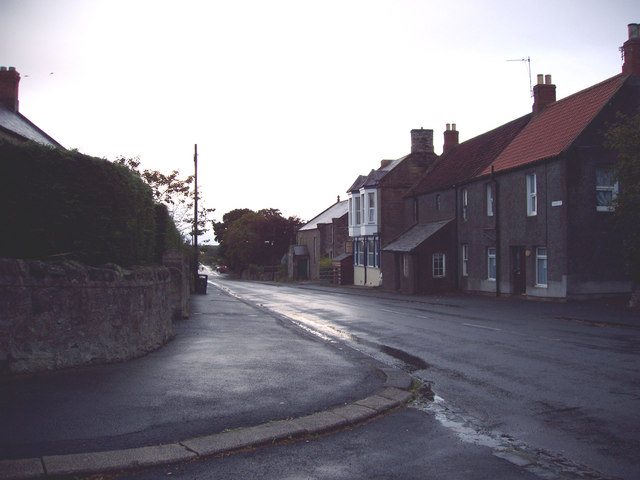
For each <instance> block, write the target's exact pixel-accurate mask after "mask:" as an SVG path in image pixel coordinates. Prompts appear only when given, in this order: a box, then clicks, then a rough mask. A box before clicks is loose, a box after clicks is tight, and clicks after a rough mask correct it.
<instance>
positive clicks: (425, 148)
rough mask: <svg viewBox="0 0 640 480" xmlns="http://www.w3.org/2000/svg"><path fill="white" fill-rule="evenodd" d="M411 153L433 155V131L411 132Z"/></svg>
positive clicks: (415, 130)
mask: <svg viewBox="0 0 640 480" xmlns="http://www.w3.org/2000/svg"><path fill="white" fill-rule="evenodd" d="M411 153H433V130H425V129H423V128H420V130H417V129H414V130H411Z"/></svg>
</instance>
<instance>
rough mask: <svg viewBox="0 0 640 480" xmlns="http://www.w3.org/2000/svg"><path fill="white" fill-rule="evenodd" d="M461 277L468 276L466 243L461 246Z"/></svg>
mask: <svg viewBox="0 0 640 480" xmlns="http://www.w3.org/2000/svg"><path fill="white" fill-rule="evenodd" d="M461 256H462V276H463V277H468V276H469V270H468V268H469V245H468V244H466V243H463V244H462V255H461Z"/></svg>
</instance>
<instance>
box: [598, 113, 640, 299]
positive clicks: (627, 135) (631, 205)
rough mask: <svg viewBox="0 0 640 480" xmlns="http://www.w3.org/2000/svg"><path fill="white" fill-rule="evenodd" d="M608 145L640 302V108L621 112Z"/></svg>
mask: <svg viewBox="0 0 640 480" xmlns="http://www.w3.org/2000/svg"><path fill="white" fill-rule="evenodd" d="M605 138H606V141H605V146H607V147H608V148H610V149H612V150H614V151H616V153H617V156H618V163H617V164H616V166H615V170H614V174H615V177H616V180H617V181H618V185H619V192H618V195H617V197H616V199H615V201H614V202H615V216H616V224H617V227H618V228H619V229H620V231H621V232H622V234H623V243H624V250H625V252H624V253H625V256H626V259H627V264H628V266H629V273H630V274H631V277H632V279H633V282H634V286H635V288H634V290H635V292H634V295H633V297H632V304H634V305H635V306H638V304H639V303H640V109H638V111H637V113H636V114H635V115H633V116H628V115H625V114H622V113H618V114H617V116H616V122H615V123H614V124H613V125H612V126H611V127H610V128H609V130H608V131H607V132H606V134H605Z"/></svg>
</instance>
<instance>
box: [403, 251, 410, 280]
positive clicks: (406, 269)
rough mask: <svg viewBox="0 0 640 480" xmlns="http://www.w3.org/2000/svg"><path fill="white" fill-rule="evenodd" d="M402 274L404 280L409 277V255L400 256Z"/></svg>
mask: <svg viewBox="0 0 640 480" xmlns="http://www.w3.org/2000/svg"><path fill="white" fill-rule="evenodd" d="M402 274H403V275H404V277H405V278H407V277H408V276H409V254H408V253H405V254H404V255H402Z"/></svg>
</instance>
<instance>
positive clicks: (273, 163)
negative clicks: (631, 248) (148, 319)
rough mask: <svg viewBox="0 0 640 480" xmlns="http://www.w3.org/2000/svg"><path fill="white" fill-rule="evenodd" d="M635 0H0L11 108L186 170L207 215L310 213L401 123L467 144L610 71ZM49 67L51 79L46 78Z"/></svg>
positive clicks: (96, 147)
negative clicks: (15, 91) (544, 81)
mask: <svg viewBox="0 0 640 480" xmlns="http://www.w3.org/2000/svg"><path fill="white" fill-rule="evenodd" d="M629 23H640V1H638V0H535V1H533V0H529V1H521V0H483V1H477V0H442V1H441V0H322V1H317V0H316V1H305V0H269V1H266V0H245V1H243V0H234V1H231V0H225V1H217V0H210V1H204V0H202V1H195V0H194V1H189V0H180V1H177V0H175V1H162V0H55V1H54V0H0V65H5V66H15V67H16V69H17V70H18V71H19V72H20V74H21V75H22V80H21V83H20V112H21V113H22V114H24V115H25V116H26V117H27V118H29V119H30V120H31V121H33V122H34V123H36V125H38V126H39V127H40V128H42V129H43V130H45V131H46V132H47V133H49V134H50V135H51V136H52V137H54V138H55V139H56V140H58V141H59V142H60V143H62V144H63V145H64V146H65V147H67V148H77V149H78V150H80V151H81V152H83V153H86V154H89V155H94V156H98V157H105V158H108V159H109V160H114V159H115V158H116V157H118V156H127V157H134V156H139V157H140V159H141V161H142V166H143V167H144V168H151V169H158V170H161V171H164V172H167V173H168V172H170V171H171V170H173V169H178V170H180V172H181V173H183V174H184V175H185V176H186V175H187V174H190V173H192V170H193V148H194V144H196V143H197V144H198V153H199V162H198V166H199V172H198V173H199V180H200V181H199V183H200V188H201V191H202V193H203V197H204V201H205V203H206V206H208V207H214V208H216V212H215V217H216V218H217V219H221V217H222V215H223V214H224V213H226V212H228V211H229V210H232V209H234V208H244V207H246V208H251V209H254V210H257V209H261V208H279V209H280V210H281V211H282V212H283V214H284V215H285V216H290V215H296V216H299V217H300V218H301V219H303V220H310V219H311V218H312V217H314V216H315V215H317V214H318V213H320V212H321V211H322V210H324V209H326V208H327V207H329V206H330V205H331V204H332V203H333V202H335V200H336V197H337V196H338V195H340V196H341V197H342V198H343V199H344V198H346V193H345V191H346V189H347V188H348V187H349V186H350V185H351V184H352V182H353V181H354V180H355V178H356V177H357V176H358V175H359V174H367V173H368V172H369V171H370V170H371V169H372V168H377V167H378V166H379V163H380V160H381V159H395V158H399V157H401V156H403V155H405V154H407V153H409V149H410V134H409V132H410V130H411V129H412V128H420V127H424V128H431V129H433V130H434V138H435V145H436V152H437V153H441V150H442V132H443V130H444V129H445V124H446V123H456V124H457V127H458V130H459V131H460V140H461V141H464V140H467V139H469V138H472V137H474V136H476V135H478V134H481V133H483V132H485V131H488V130H491V129H493V128H495V127H497V126H499V125H502V124H504V123H506V122H508V121H510V120H512V119H514V118H517V117H519V116H521V115H524V114H526V113H528V112H529V111H531V104H532V98H531V97H530V92H529V74H528V70H527V64H526V62H508V61H507V60H512V59H521V58H526V57H530V58H531V74H532V77H533V78H532V80H533V83H535V78H536V74H538V73H543V74H551V75H552V77H553V83H555V84H556V85H557V98H563V97H565V96H568V95H570V94H572V93H575V92H577V91H579V90H581V89H583V88H586V87H588V86H590V85H593V84H595V83H598V82H600V81H602V80H604V79H606V78H609V77H611V76H613V75H616V74H618V73H619V72H620V71H621V67H622V62H621V58H620V52H619V51H618V47H620V46H621V45H622V44H623V42H624V41H625V40H626V39H627V24H629ZM52 72H53V73H52Z"/></svg>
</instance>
